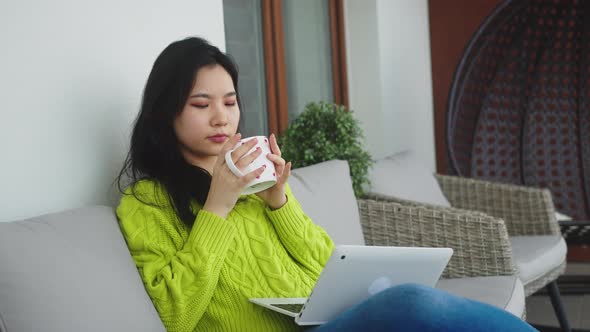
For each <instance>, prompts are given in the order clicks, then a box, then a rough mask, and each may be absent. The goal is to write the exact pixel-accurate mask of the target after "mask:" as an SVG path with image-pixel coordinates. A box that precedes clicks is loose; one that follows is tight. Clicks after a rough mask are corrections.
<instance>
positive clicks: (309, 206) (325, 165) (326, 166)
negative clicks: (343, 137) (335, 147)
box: [289, 160, 365, 245]
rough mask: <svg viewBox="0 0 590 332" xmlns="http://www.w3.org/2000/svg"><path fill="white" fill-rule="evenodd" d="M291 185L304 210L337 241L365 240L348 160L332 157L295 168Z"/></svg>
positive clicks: (361, 243)
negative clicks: (331, 158)
mask: <svg viewBox="0 0 590 332" xmlns="http://www.w3.org/2000/svg"><path fill="white" fill-rule="evenodd" d="M289 186H290V187H291V190H292V191H293V194H294V195H295V198H296V199H297V201H298V202H299V204H301V207H302V208H303V211H305V213H306V214H307V215H308V216H309V217H310V218H311V220H313V222H315V223H316V224H318V225H320V226H321V227H322V228H323V229H324V230H325V231H326V232H327V233H328V234H329V235H330V237H331V238H332V240H333V241H334V243H335V244H357V245H364V244H365V240H364V237H363V230H362V228H361V221H360V215H359V211H358V205H357V201H356V197H355V196H354V191H353V189H352V180H351V179H350V171H349V168H348V162H346V161H343V160H330V161H326V162H322V163H319V164H315V165H311V166H307V167H301V168H297V169H294V170H293V172H292V173H291V177H290V178H289Z"/></svg>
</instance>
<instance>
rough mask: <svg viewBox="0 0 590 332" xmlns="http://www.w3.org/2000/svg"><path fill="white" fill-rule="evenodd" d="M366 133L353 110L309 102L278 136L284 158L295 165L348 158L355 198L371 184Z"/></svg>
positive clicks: (369, 156)
mask: <svg viewBox="0 0 590 332" xmlns="http://www.w3.org/2000/svg"><path fill="white" fill-rule="evenodd" d="M363 143H364V135H363V132H362V129H361V128H360V126H359V123H358V120H356V119H355V118H354V117H353V112H352V111H348V112H347V111H346V108H345V107H344V106H340V105H334V104H329V103H324V102H319V103H309V104H307V105H306V106H305V109H304V110H303V112H302V113H301V114H300V115H299V116H298V117H297V118H296V119H295V120H294V121H293V122H291V123H290V124H289V126H288V127H287V129H286V131H285V132H284V133H283V135H282V136H281V137H280V138H279V144H280V147H281V152H282V154H283V158H284V159H285V160H287V161H291V162H292V164H293V165H292V166H293V168H297V167H303V166H309V165H313V164H317V163H319V162H322V161H327V160H333V159H340V160H346V161H348V165H349V167H350V176H351V179H352V185H353V188H354V194H355V195H356V197H361V196H362V195H363V194H364V188H366V187H365V185H368V184H369V177H368V172H369V167H370V166H371V163H372V160H371V155H370V154H369V152H367V151H366V150H365V149H364V147H363Z"/></svg>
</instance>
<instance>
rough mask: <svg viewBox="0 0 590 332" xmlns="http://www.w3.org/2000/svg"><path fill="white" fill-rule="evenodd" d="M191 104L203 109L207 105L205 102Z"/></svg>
mask: <svg viewBox="0 0 590 332" xmlns="http://www.w3.org/2000/svg"><path fill="white" fill-rule="evenodd" d="M192 106H193V107H196V108H200V109H205V108H207V107H209V105H207V104H192Z"/></svg>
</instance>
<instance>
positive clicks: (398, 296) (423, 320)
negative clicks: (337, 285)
mask: <svg viewBox="0 0 590 332" xmlns="http://www.w3.org/2000/svg"><path fill="white" fill-rule="evenodd" d="M313 331H314V332H331V331H339V332H342V331H403V332H413V331H420V332H429V331H437V332H444V331H453V332H457V331H470V332H488V331H511V332H518V331H537V330H536V329H534V328H533V327H532V326H530V325H529V324H527V323H526V322H524V321H522V320H521V319H520V318H518V317H516V316H514V315H512V314H511V313H509V312H507V311H504V310H502V309H499V308H496V307H494V306H491V305H488V304H485V303H481V302H476V301H472V300H468V299H465V298H462V297H458V296H454V295H451V294H449V293H446V292H444V291H441V290H438V289H435V288H431V287H426V286H422V285H416V284H404V285H400V286H396V287H391V288H388V289H386V290H384V291H382V292H380V293H377V294H375V295H374V296H372V297H370V298H369V299H367V300H365V301H364V302H362V303H360V304H358V305H356V306H354V307H352V308H350V309H348V310H347V311H345V312H343V313H342V314H341V315H340V316H338V317H337V318H336V319H334V320H332V321H330V322H328V323H326V324H324V325H321V326H318V327H316V328H314V329H313Z"/></svg>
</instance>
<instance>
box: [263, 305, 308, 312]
mask: <svg viewBox="0 0 590 332" xmlns="http://www.w3.org/2000/svg"><path fill="white" fill-rule="evenodd" d="M271 305H272V306H273V307H277V308H281V309H285V310H287V311H290V312H292V313H294V314H297V313H299V312H300V311H301V309H303V303H289V304H278V303H277V304H275V303H272V304H271Z"/></svg>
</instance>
